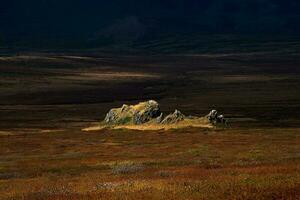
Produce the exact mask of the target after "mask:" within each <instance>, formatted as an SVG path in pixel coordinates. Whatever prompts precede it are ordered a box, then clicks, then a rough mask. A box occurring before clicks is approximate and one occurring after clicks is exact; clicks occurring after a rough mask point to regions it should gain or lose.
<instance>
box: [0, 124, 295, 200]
mask: <svg viewBox="0 0 300 200" xmlns="http://www.w3.org/2000/svg"><path fill="white" fill-rule="evenodd" d="M298 132H299V129H296V128H289V129H288V128H287V129H279V128H277V129H275V128H272V129H246V128H240V129H225V130H218V129H213V130H208V129H207V130H205V129H182V130H169V131H158V132H157V131H156V132H153V131H146V132H141V131H133V130H131V131H130V130H102V131H98V132H94V133H93V134H84V133H83V132H77V131H65V132H51V133H46V132H44V133H32V134H24V135H11V136H1V140H0V152H1V164H0V199H28V200H35V199H62V200H65V199H241V200H244V199H249V200H250V199H251V200H252V199H291V200H294V199H299V197H300V155H299V153H300V152H299V146H300V138H299V135H298V134H297V133H298ZM8 152H9V153H8Z"/></svg>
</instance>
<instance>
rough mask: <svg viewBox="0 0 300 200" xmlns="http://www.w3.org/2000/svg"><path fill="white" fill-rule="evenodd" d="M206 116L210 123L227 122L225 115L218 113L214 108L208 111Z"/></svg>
mask: <svg viewBox="0 0 300 200" xmlns="http://www.w3.org/2000/svg"><path fill="white" fill-rule="evenodd" d="M206 118H207V119H208V120H209V122H210V123H212V124H213V125H217V124H225V125H226V124H227V120H226V119H225V117H224V116H223V115H221V114H219V113H218V111H216V110H212V111H210V112H209V114H208V115H207V116H206Z"/></svg>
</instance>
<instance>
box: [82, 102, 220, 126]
mask: <svg viewBox="0 0 300 200" xmlns="http://www.w3.org/2000/svg"><path fill="white" fill-rule="evenodd" d="M218 123H224V124H225V123H226V120H225V118H224V116H223V115H220V114H219V113H218V112H217V111H216V110H212V111H211V112H210V113H209V114H208V115H207V116H205V117H194V116H185V115H184V114H182V113H181V112H180V111H179V110H175V111H174V113H171V114H169V115H167V116H165V117H164V114H163V113H162V112H161V111H160V106H159V104H158V103H157V102H156V101H154V100H150V101H146V102H141V103H138V104H136V105H126V104H124V105H123V106H122V107H120V108H113V109H111V110H110V111H109V112H108V113H107V115H106V117H105V119H104V121H103V122H101V123H100V125H99V126H97V127H89V128H87V129H84V130H86V131H92V130H99V129H103V128H113V129H118V128H127V129H136V130H160V129H174V128H175V129H176V128H184V127H203V128H212V127H214V126H216V125H217V124H218Z"/></svg>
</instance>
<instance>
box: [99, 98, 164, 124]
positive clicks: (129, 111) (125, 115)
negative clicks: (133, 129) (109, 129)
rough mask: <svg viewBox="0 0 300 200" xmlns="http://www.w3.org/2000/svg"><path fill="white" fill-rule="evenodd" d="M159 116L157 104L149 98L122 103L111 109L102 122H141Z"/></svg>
mask: <svg viewBox="0 0 300 200" xmlns="http://www.w3.org/2000/svg"><path fill="white" fill-rule="evenodd" d="M160 116H161V112H160V108H159V105H158V103H157V102H156V101H153V100H150V101H146V102H142V103H139V104H137V105H130V106H129V105H126V104H124V105H123V106H122V107H121V108H113V109H111V110H110V111H109V112H108V113H107V115H106V117H105V119H104V122H105V123H107V124H114V125H123V124H143V123H147V122H149V121H150V120H153V119H154V118H158V117H160Z"/></svg>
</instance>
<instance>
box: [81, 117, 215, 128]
mask: <svg viewBox="0 0 300 200" xmlns="http://www.w3.org/2000/svg"><path fill="white" fill-rule="evenodd" d="M189 127H194V128H209V129H211V128H214V126H213V125H212V124H210V123H209V122H208V120H207V119H206V118H205V117H203V118H197V119H185V120H183V121H180V122H177V123H175V124H153V123H146V124H141V125H116V126H110V125H95V126H91V127H88V128H84V129H82V130H83V131H87V132H89V131H98V130H102V129H128V130H139V131H147V130H148V131H149V130H152V131H153V130H170V129H183V128H189Z"/></svg>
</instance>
